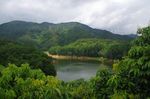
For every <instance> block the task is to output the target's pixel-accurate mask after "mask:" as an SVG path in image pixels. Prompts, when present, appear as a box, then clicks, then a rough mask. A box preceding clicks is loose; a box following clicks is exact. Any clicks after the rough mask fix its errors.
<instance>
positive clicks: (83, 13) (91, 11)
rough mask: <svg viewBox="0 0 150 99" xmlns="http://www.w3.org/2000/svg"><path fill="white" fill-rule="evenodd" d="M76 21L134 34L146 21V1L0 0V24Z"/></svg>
mask: <svg viewBox="0 0 150 99" xmlns="http://www.w3.org/2000/svg"><path fill="white" fill-rule="evenodd" d="M12 20H25V21H33V22H44V21H46V22H52V23H59V22H70V21H77V22H81V23H84V24H87V25H89V26H91V27H93V28H99V29H106V30H110V31H112V32H114V33H119V34H129V33H136V30H137V28H139V27H141V26H145V25H148V24H149V23H150V0H0V23H4V22H8V21H12Z"/></svg>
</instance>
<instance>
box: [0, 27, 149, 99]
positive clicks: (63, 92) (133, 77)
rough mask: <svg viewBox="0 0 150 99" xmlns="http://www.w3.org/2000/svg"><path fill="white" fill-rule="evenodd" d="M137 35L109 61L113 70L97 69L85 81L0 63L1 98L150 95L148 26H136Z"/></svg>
mask: <svg viewBox="0 0 150 99" xmlns="http://www.w3.org/2000/svg"><path fill="white" fill-rule="evenodd" d="M138 33H139V34H140V36H139V37H138V38H137V39H136V40H135V42H134V46H133V47H132V48H131V49H130V51H129V52H128V55H127V56H126V57H125V58H124V59H123V60H122V61H120V62H118V63H116V64H114V65H113V70H112V71H110V70H108V69H104V70H101V71H98V72H97V75H96V77H94V78H92V79H91V80H89V81H84V80H82V79H81V80H77V81H72V82H63V81H60V80H58V79H57V78H55V77H51V76H45V74H44V73H43V72H42V71H41V70H32V69H30V67H29V66H28V65H27V64H25V65H22V66H21V67H17V66H15V65H9V66H8V67H6V68H5V67H3V66H0V70H1V71H0V98H2V99H9V98H11V99H13V98H14V99H15V98H27V99H49V98H53V99H109V98H110V99H148V98H149V97H150V94H149V93H150V89H149V88H150V26H148V27H146V28H143V29H140V30H139V32H138Z"/></svg>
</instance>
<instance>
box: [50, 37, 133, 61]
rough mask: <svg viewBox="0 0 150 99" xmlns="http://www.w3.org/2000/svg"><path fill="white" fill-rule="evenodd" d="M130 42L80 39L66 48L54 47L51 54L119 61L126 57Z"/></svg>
mask: <svg viewBox="0 0 150 99" xmlns="http://www.w3.org/2000/svg"><path fill="white" fill-rule="evenodd" d="M129 48H130V44H129V42H125V41H124V42H123V41H119V40H109V39H80V40H77V41H76V42H73V43H70V44H68V45H65V46H54V47H51V48H50V49H49V52H50V54H55V55H56V54H57V55H70V56H92V57H98V56H101V57H106V58H109V59H110V58H112V59H118V58H121V57H122V56H124V55H126V53H127V51H128V50H129Z"/></svg>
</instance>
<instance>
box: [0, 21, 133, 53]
mask: <svg viewBox="0 0 150 99" xmlns="http://www.w3.org/2000/svg"><path fill="white" fill-rule="evenodd" d="M2 38H3V39H9V40H13V41H17V42H19V43H21V44H25V45H28V46H35V47H37V48H40V49H44V50H48V49H49V48H50V47H52V46H56V45H66V44H69V43H72V42H74V41H76V40H79V39H83V38H99V39H112V40H131V39H133V38H132V37H131V36H128V35H118V34H113V33H111V32H109V31H106V30H100V29H93V28H91V27H89V26H86V25H84V24H81V23H77V22H68V23H60V24H52V23H46V22H44V23H41V24H38V23H32V22H24V21H12V22H8V23H4V24H2V25H0V39H2Z"/></svg>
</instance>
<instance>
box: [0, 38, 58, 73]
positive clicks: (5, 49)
mask: <svg viewBox="0 0 150 99" xmlns="http://www.w3.org/2000/svg"><path fill="white" fill-rule="evenodd" d="M0 57H1V58H0V64H1V65H3V66H7V65H8V64H9V63H13V64H16V65H17V66H21V64H22V63H28V64H30V67H31V68H33V69H37V68H40V69H41V70H42V71H43V72H44V73H45V74H46V75H53V76H55V75H56V70H55V67H54V66H53V65H52V59H51V58H50V57H48V56H47V55H45V54H44V53H43V52H41V51H40V50H37V49H36V48H34V47H32V46H30V47H28V46H23V45H21V44H18V43H16V42H13V41H8V40H0Z"/></svg>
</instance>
